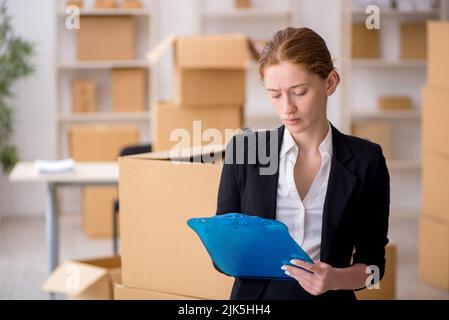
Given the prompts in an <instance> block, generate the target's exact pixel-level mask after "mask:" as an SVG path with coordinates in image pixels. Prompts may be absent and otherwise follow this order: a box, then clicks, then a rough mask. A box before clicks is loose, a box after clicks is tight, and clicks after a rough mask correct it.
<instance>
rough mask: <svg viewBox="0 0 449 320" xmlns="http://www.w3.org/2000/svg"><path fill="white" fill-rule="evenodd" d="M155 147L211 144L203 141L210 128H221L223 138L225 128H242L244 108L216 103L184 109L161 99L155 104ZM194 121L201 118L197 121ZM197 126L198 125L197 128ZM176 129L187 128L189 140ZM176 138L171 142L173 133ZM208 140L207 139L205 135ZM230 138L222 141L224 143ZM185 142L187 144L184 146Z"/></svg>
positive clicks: (168, 147) (166, 147) (168, 148)
mask: <svg viewBox="0 0 449 320" xmlns="http://www.w3.org/2000/svg"><path fill="white" fill-rule="evenodd" d="M152 118H153V119H154V120H153V134H152V137H153V150H154V151H164V150H171V149H172V148H179V147H181V148H182V147H188V146H198V145H205V144H209V143H210V141H202V139H201V138H202V136H203V133H204V131H205V130H207V129H216V130H219V132H220V133H221V136H222V137H223V138H225V137H226V129H241V128H242V127H243V108H236V107H232V106H215V108H213V109H212V108H183V107H180V106H178V105H176V104H173V103H170V102H158V103H157V104H156V105H154V106H153V117H152ZM194 121H200V122H196V123H194ZM194 128H198V131H195V129H194ZM176 129H181V130H184V132H185V133H187V134H188V137H187V138H189V137H190V139H185V138H184V135H181V134H179V135H178V134H176V132H174V131H175V130H176ZM172 134H173V135H174V136H173V140H174V141H170V138H171V135H172ZM205 139H206V138H205ZM226 142H227V141H223V140H221V141H219V142H217V143H219V144H222V143H226ZM184 143H188V145H185V144H184Z"/></svg>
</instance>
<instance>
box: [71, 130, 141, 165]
mask: <svg viewBox="0 0 449 320" xmlns="http://www.w3.org/2000/svg"><path fill="white" fill-rule="evenodd" d="M138 141H139V129H138V128H137V127H136V126H134V125H86V126H81V125H79V126H72V127H71V128H70V129H69V154H70V157H72V158H73V159H74V160H75V161H115V160H117V158H118V155H119V153H120V150H121V149H122V148H123V147H126V146H129V145H135V144H137V143H138Z"/></svg>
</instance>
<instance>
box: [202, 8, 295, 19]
mask: <svg viewBox="0 0 449 320" xmlns="http://www.w3.org/2000/svg"><path fill="white" fill-rule="evenodd" d="M291 14H292V12H291V11H290V10H268V9H257V8H248V9H234V10H224V11H214V10H203V11H202V12H201V15H202V16H203V17H207V18H262V17H272V18H287V17H289V16H290V15H291Z"/></svg>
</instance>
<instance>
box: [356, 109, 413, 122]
mask: <svg viewBox="0 0 449 320" xmlns="http://www.w3.org/2000/svg"><path fill="white" fill-rule="evenodd" d="M352 118H353V119H354V120H368V119H391V120H406V119H411V120H413V119H420V118H421V113H420V111H419V110H392V111H384V110H379V111H373V112H353V113H352Z"/></svg>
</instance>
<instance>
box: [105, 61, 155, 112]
mask: <svg viewBox="0 0 449 320" xmlns="http://www.w3.org/2000/svg"><path fill="white" fill-rule="evenodd" d="M111 75H112V77H111V78H112V111H115V112H135V111H143V110H144V109H145V98H146V92H147V90H146V88H147V81H146V70H145V69H141V68H133V69H112V71H111Z"/></svg>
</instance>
